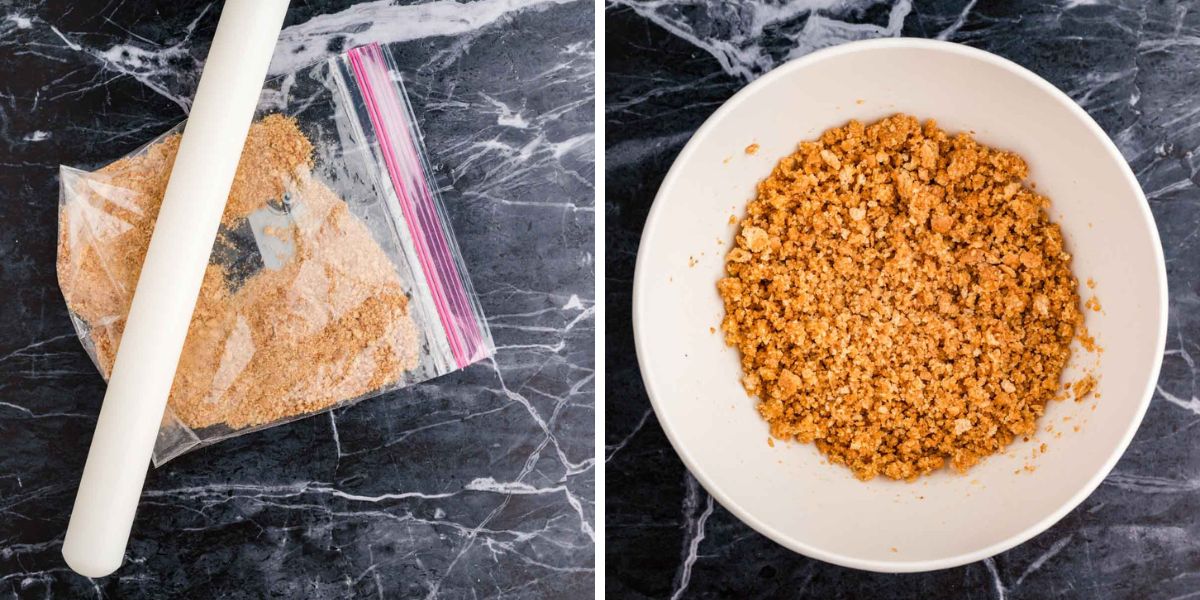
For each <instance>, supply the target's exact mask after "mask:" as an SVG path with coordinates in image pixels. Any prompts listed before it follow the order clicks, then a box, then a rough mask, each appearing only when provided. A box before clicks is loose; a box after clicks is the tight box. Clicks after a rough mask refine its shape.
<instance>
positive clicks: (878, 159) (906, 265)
mask: <svg viewBox="0 0 1200 600" xmlns="http://www.w3.org/2000/svg"><path fill="white" fill-rule="evenodd" d="M1027 175H1028V167H1027V166H1026V163H1025V161H1024V160H1023V159H1022V158H1021V157H1020V156H1017V155H1016V154H1013V153H1011V152H1006V151H1001V150H996V149H993V148H989V147H986V146H983V145H981V144H979V143H977V142H976V141H975V140H974V139H972V137H971V136H970V135H968V134H963V133H960V134H958V135H954V136H951V135H949V134H947V133H946V132H944V131H942V130H941V129H939V128H938V127H937V124H936V123H935V122H934V121H932V120H931V121H927V122H926V123H925V124H924V126H922V125H921V123H919V122H918V120H917V119H915V118H913V117H911V116H907V115H895V116H892V117H889V118H886V119H883V120H881V121H879V122H876V123H873V124H870V125H863V124H862V123H859V122H857V121H851V122H850V123H849V124H847V125H845V126H844V127H839V128H835V129H830V130H829V131H826V132H825V133H824V134H823V135H822V136H821V137H820V139H819V140H817V141H812V142H804V143H802V144H801V145H800V147H799V149H798V150H797V151H796V152H795V153H793V154H792V155H790V156H788V157H786V158H784V159H783V160H781V161H780V162H779V163H778V164H777V165H776V166H775V168H774V170H773V171H772V173H771V175H770V176H769V177H768V178H767V179H765V180H764V181H762V182H760V184H759V186H758V192H757V196H756V197H755V198H754V199H753V200H751V201H750V202H749V204H748V206H747V207H746V217H745V218H744V219H743V220H742V223H741V229H740V232H739V234H738V236H737V238H736V244H735V245H734V247H733V248H732V249H731V250H730V251H729V253H728V255H727V257H726V265H725V266H726V273H727V276H726V277H724V278H723V279H721V280H720V281H719V282H718V285H717V287H718V290H719V292H720V295H721V298H722V299H723V301H724V306H725V317H724V320H723V321H722V324H721V329H722V331H723V332H724V334H725V340H726V343H727V344H729V345H730V346H733V347H736V348H737V349H738V350H739V351H740V353H741V361H742V368H743V379H742V382H743V385H744V387H745V389H746V391H747V392H748V393H749V394H751V395H753V396H756V397H757V398H758V399H759V405H758V409H759V412H760V413H761V414H762V416H763V417H764V418H765V419H766V420H767V421H768V423H769V424H770V429H771V435H772V436H774V437H776V438H779V439H783V440H790V439H797V440H799V441H801V442H813V443H815V444H816V446H817V448H818V449H819V450H820V451H821V452H822V453H823V454H824V455H825V456H826V457H828V459H829V461H830V462H833V463H837V464H841V465H844V466H846V467H849V468H850V469H851V470H852V471H853V473H854V474H855V475H856V476H857V477H859V478H860V479H863V480H868V479H871V478H873V477H876V476H878V475H884V476H886V477H890V478H893V479H909V480H911V479H915V478H916V477H918V476H920V475H923V474H926V473H930V472H932V471H934V470H936V469H939V468H941V467H942V466H943V465H945V464H947V463H949V464H950V465H952V466H953V467H954V468H955V469H957V470H958V471H960V472H965V471H966V470H967V469H969V468H970V467H971V466H973V465H975V464H977V463H978V462H979V461H980V460H981V459H983V458H984V457H986V456H989V455H991V454H995V453H997V452H1000V451H1002V450H1004V449H1005V448H1006V447H1007V446H1008V445H1009V444H1010V443H1011V442H1012V441H1013V440H1014V439H1015V438H1017V437H1019V436H1025V435H1031V434H1034V433H1035V432H1036V429H1037V419H1038V417H1040V416H1041V415H1042V414H1043V412H1044V410H1045V406H1046V403H1047V402H1049V401H1050V400H1051V399H1053V398H1054V397H1055V395H1056V393H1057V392H1058V390H1059V378H1060V376H1061V374H1062V371H1063V368H1064V367H1065V366H1066V363H1067V361H1068V359H1069V358H1070V355H1071V350H1070V342H1071V340H1072V338H1073V337H1074V335H1075V333H1076V330H1077V328H1079V327H1080V325H1081V323H1082V313H1081V312H1080V310H1079V296H1078V293H1077V292H1076V288H1077V280H1076V278H1075V276H1074V275H1073V274H1072V272H1071V256H1070V254H1068V253H1067V252H1066V250H1065V249H1064V247H1063V236H1062V232H1061V231H1060V229H1059V227H1058V225H1056V224H1054V223H1052V222H1050V219H1049V217H1048V215H1047V212H1046V211H1047V208H1048V207H1049V204H1050V200H1049V199H1048V198H1046V197H1045V196H1042V195H1040V194H1038V193H1036V192H1034V191H1033V190H1032V189H1031V187H1029V186H1027V185H1025V184H1024V181H1025V179H1026V177H1027Z"/></svg>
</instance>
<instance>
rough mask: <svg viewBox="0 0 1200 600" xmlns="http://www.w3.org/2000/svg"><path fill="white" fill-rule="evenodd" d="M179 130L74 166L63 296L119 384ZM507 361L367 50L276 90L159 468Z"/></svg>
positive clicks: (167, 425) (239, 181) (408, 124)
mask: <svg viewBox="0 0 1200 600" xmlns="http://www.w3.org/2000/svg"><path fill="white" fill-rule="evenodd" d="M181 131H182V124H180V125H179V126H177V127H176V128H174V129H172V130H171V131H169V132H167V133H165V134H163V135H162V136H160V137H158V138H157V139H155V140H153V141H152V142H150V143H149V144H147V145H146V146H144V147H143V148H141V149H140V150H138V151H136V152H134V153H132V154H130V155H127V156H125V157H124V158H122V159H120V160H118V161H116V162H114V163H112V164H110V165H108V166H106V167H104V168H102V169H99V170H97V171H94V172H84V171H80V170H76V169H71V168H68V167H63V168H62V169H61V191H60V201H59V242H58V277H59V284H60V286H61V287H62V290H63V295H64V297H65V298H66V301H67V306H68V308H69V309H70V313H71V318H72V320H73V322H74V323H75V328H76V331H77V332H78V334H79V339H80V341H81V342H82V343H83V345H84V347H85V348H86V349H87V352H88V354H89V355H90V356H91V357H92V360H93V361H94V362H95V363H96V366H97V368H98V369H99V370H100V372H101V373H102V374H103V375H104V376H105V377H106V378H107V376H108V373H109V371H110V369H111V367H112V361H113V358H114V357H115V355H116V349H117V344H118V343H119V340H120V335H121V331H122V329H123V326H124V319H125V315H126V313H127V312H128V309H129V303H130V301H131V299H132V296H133V291H134V287H135V285H136V282H137V275H138V273H139V271H140V269H141V262H142V259H143V258H144V256H145V252H146V245H147V244H148V242H149V237H150V232H151V231H152V229H153V225H154V219H155V217H156V216H157V211H158V206H159V205H160V204H161V202H162V193H163V190H164V189H165V186H166V182H167V178H168V176H169V174H170V168H171V164H172V162H173V160H174V154H175V150H176V149H177V147H178V142H179V135H180V132H181ZM493 351H494V345H493V342H492V339H491V335H490V332H489V331H488V328H487V324H486V322H485V321H484V319H483V314H482V311H481V309H480V306H479V303H478V300H477V298H476V296H475V294H474V291H473V290H472V288H471V283H470V280H469V279H468V278H467V275H466V269H465V267H464V265H463V262H462V258H461V256H460V254H459V251H458V247H457V245H456V244H455V241H454V237H453V235H452V233H451V231H450V228H449V225H448V221H447V220H446V217H445V213H444V210H443V207H442V203H441V200H440V198H439V196H438V193H437V189H436V187H435V186H434V185H433V178H432V177H431V174H430V170H429V168H428V164H427V162H426V160H425V155H424V151H423V145H422V142H421V135H420V131H419V130H418V128H417V125H416V121H415V118H414V115H413V113H412V110H411V108H410V106H409V104H408V100H407V96H406V94H405V91H404V87H403V84H402V82H401V80H400V77H399V74H398V72H397V70H396V68H395V65H394V62H393V60H392V57H391V54H390V52H389V51H388V50H387V49H386V48H383V47H380V46H378V45H370V46H363V47H361V48H355V49H353V50H350V51H349V52H346V53H344V54H342V55H339V56H336V57H333V58H330V59H329V60H327V61H324V62H321V63H317V64H315V65H312V66H310V67H306V68H304V69H302V70H300V71H297V72H293V73H289V74H287V75H284V76H281V77H279V78H276V79H274V80H272V81H269V82H267V85H266V86H265V88H264V90H263V94H262V97H261V99H260V103H259V111H258V115H257V116H256V120H255V123H254V125H252V127H251V130H250V135H249V137H248V138H247V141H246V145H245V148H244V150H243V153H242V156H241V161H240V163H239V166H238V172H237V176H236V178H235V180H234V185H233V189H232V190H231V192H230V195H229V202H228V204H227V206H226V209H225V213H224V215H223V217H222V225H221V230H220V233H219V234H218V237H217V241H216V243H215V244H214V246H213V253H212V257H211V259H210V261H209V265H208V270H207V271H206V274H205V280H204V286H203V288H202V290H201V292H200V298H199V300H198V301H197V305H196V311H195V313H194V314H193V318H192V322H191V327H190V328H189V330H188V337H187V342H186V343H185V345H184V350H183V355H182V357H181V359H180V362H179V368H178V370H177V372H176V375H175V381H174V384H173V387H172V390H171V395H170V399H169V402H168V408H167V411H166V414H165V415H164V416H163V422H162V426H161V428H160V430H159V437H158V441H157V444H156V446H155V449H154V463H155V465H161V464H162V463H164V462H166V461H168V460H170V459H171V458H174V457H176V456H179V455H180V454H182V453H184V452H187V451H189V450H191V449H193V448H196V447H199V446H202V445H207V444H212V443H215V442H217V441H220V440H222V439H225V438H228V437H232V436H235V435H240V434H243V433H247V432H250V431H254V430H257V429H262V428H264V427H270V426H272V425H277V424H280V423H283V422H287V421H290V420H294V419H297V418H302V417H305V416H308V415H311V414H315V413H317V412H322V411H325V410H329V409H331V408H334V407H338V406H345V405H347V404H350V403H353V402H357V401H359V400H362V399H364V398H368V397H371V396H375V395H378V394H381V393H383V392H387V391H390V390H394V389H397V388H401V387H404V386H406V385H409V384H412V383H415V382H420V381H424V380H427V379H431V378H433V377H437V376H439V375H442V374H445V373H448V372H451V371H455V370H458V369H461V368H463V367H466V366H467V365H470V364H472V363H474V362H476V361H479V360H481V359H484V358H486V357H488V356H490V355H491V354H492V352H493Z"/></svg>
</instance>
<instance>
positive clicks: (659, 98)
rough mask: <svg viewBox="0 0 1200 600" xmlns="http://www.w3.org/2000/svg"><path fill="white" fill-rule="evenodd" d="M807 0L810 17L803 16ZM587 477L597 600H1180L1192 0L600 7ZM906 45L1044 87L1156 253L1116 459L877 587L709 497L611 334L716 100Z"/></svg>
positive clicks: (1199, 433) (1186, 435)
mask: <svg viewBox="0 0 1200 600" xmlns="http://www.w3.org/2000/svg"><path fill="white" fill-rule="evenodd" d="M814 5H817V6H820V7H821V8H816V9H814V8H813V6H814ZM605 23H606V27H607V34H606V44H607V48H606V60H607V64H606V84H605V85H606V90H605V96H606V99H607V108H606V115H605V119H606V121H607V124H606V145H607V149H606V153H605V160H606V165H605V169H606V173H605V177H606V203H605V218H606V227H607V234H606V243H607V246H606V261H607V273H606V276H605V277H606V292H605V294H606V298H605V300H606V307H607V310H606V318H607V326H606V339H607V345H608V347H607V349H606V369H607V373H606V379H605V385H606V388H607V392H606V395H607V409H606V411H607V424H606V429H607V431H606V445H607V452H606V456H605V468H606V473H607V479H606V488H607V490H608V497H607V499H606V504H605V514H606V528H607V534H606V538H605V539H606V551H605V554H606V557H607V562H606V568H605V570H606V573H605V579H606V582H607V586H608V591H609V593H610V594H611V595H613V596H614V597H626V598H648V597H654V598H667V597H671V598H679V597H696V598H717V597H720V598H725V597H729V598H755V597H812V598H893V597H895V598H1001V599H1003V598H1007V599H1018V598H1050V597H1062V598H1089V599H1090V598H1188V597H1200V591H1198V590H1200V518H1198V517H1197V515H1198V514H1200V454H1198V453H1197V452H1196V449H1197V448H1200V428H1197V427H1195V426H1196V425H1197V424H1200V400H1198V399H1197V370H1196V367H1195V362H1194V359H1193V357H1195V356H1200V261H1198V260H1197V256H1200V175H1198V173H1197V169H1198V167H1200V157H1198V156H1197V155H1196V153H1195V151H1196V149H1197V146H1200V94H1198V93H1197V90H1200V5H1196V4H1194V3H1186V2H1139V1H1122V0H1115V1H1114V0H1087V1H1079V0H1065V1H1063V0H1060V1H1057V2H1030V1H1021V2H976V0H948V1H947V0H916V1H912V0H884V1H874V0H847V1H844V2H791V3H788V2H766V1H764V2H754V1H749V0H731V1H724V0H656V1H650V0H609V2H608V3H607V5H606V8H605ZM899 35H903V36H914V37H930V38H934V37H936V38H941V39H948V40H952V41H955V42H961V43H964V44H968V45H970V46H975V47H978V48H982V49H985V50H989V51H991V52H995V53H997V54H1000V55H1002V56H1005V57H1007V58H1010V59H1012V60H1014V61H1016V62H1018V63H1020V64H1022V65H1024V66H1026V67H1028V68H1030V69H1032V70H1033V71H1035V72H1036V73H1038V74H1040V75H1042V76H1043V77H1045V78H1046V79H1048V80H1049V81H1051V82H1052V83H1054V84H1055V85H1057V86H1058V87H1059V88H1061V89H1062V90H1064V91H1065V92H1067V93H1068V94H1069V95H1070V96H1071V97H1072V98H1074V99H1075V100H1076V101H1077V102H1079V103H1080V104H1081V105H1082V106H1083V107H1084V108H1085V109H1086V110H1087V111H1088V112H1089V113H1091V115H1092V116H1093V117H1094V118H1095V119H1096V120H1097V121H1098V122H1099V123H1100V125H1101V126H1102V127H1103V128H1104V129H1105V130H1106V131H1107V132H1108V133H1109V134H1110V135H1111V136H1112V137H1113V139H1115V140H1116V142H1117V145H1118V146H1119V147H1120V149H1121V151H1122V152H1123V153H1124V155H1125V158H1126V159H1127V160H1128V161H1129V162H1130V164H1131V165H1132V166H1133V170H1134V172H1135V173H1136V174H1137V176H1138V179H1139V180H1140V181H1141V184H1142V187H1143V188H1144V189H1145V191H1146V195H1147V197H1148V198H1149V201H1150V205H1151V208H1152V210H1153V212H1154V216H1155V218H1156V219H1157V221H1158V227H1159V232H1160V234H1161V236H1162V241H1163V245H1164V247H1165V250H1166V261H1167V271H1168V277H1169V281H1170V326H1169V333H1168V342H1167V350H1166V356H1165V358H1164V362H1163V368H1162V375H1161V378H1160V380H1159V383H1158V392H1157V393H1156V394H1155V396H1154V399H1153V401H1152V403H1151V405H1150V409H1149V412H1148V413H1147V415H1146V419H1145V421H1144V423H1143V424H1142V426H1141V429H1140V430H1139V431H1138V435H1137V437H1136V439H1135V440H1134V441H1133V443H1132V445H1131V446H1130V447H1129V450H1128V451H1127V452H1126V454H1125V456H1124V458H1123V459H1122V460H1121V461H1120V463H1119V464H1118V465H1117V467H1116V469H1115V470H1114V471H1113V473H1112V474H1111V475H1110V476H1109V478H1108V479H1107V480H1106V481H1105V482H1104V484H1103V485H1101V486H1100V488H1099V489H1098V490H1097V491H1096V492H1095V493H1094V494H1092V496H1091V497H1090V498H1088V499H1087V501H1085V502H1084V503H1083V504H1082V505H1080V506H1079V507H1078V508H1077V509H1076V510H1074V511H1073V512H1071V513H1070V514H1069V515H1068V516H1067V517H1066V518H1065V519H1063V520H1062V521H1061V522H1059V523H1058V524H1057V525H1055V526H1054V527H1052V528H1051V529H1050V530H1048V531H1046V532H1045V533H1043V534H1042V535H1039V536H1037V537H1035V538H1034V539H1032V540H1030V541H1029V542H1027V543H1025V544H1022V545H1021V546H1018V547H1017V548H1014V549H1013V550H1010V551H1009V552H1005V553H1003V554H1001V555H999V556H996V557H994V558H990V559H987V560H984V561H982V562H979V563H975V564H971V565H968V566H965V567H961V568H956V569H949V570H945V571H939V572H934V573H926V574H913V575H883V574H874V573H868V572H862V571H854V570H850V569H844V568H841V567H836V566H832V565H829V564H825V563H821V562H818V561H815V560H810V559H807V558H805V557H803V556H800V555H797V554H793V553H791V552H790V551H788V550H786V549H784V548H783V547H781V546H778V545H776V544H775V543H773V542H771V541H770V540H768V539H767V538H765V537H763V536H761V535H759V534H757V533H755V532H754V531H753V530H751V529H750V528H749V527H747V526H746V525H743V524H742V523H741V522H739V521H738V520H737V519H735V518H734V517H733V516H732V515H730V513H729V512H727V511H725V510H724V509H722V508H721V507H720V505H716V504H715V503H714V502H713V500H712V498H710V497H709V496H708V495H707V494H706V493H705V492H704V490H703V488H701V487H700V486H699V485H698V484H697V483H696V481H695V480H694V479H693V478H691V477H690V476H689V475H688V473H687V471H686V470H685V469H684V467H683V464H682V463H680V461H679V459H678V458H677V457H676V455H675V453H674V451H673V450H672V449H671V447H670V445H669V443H668V442H667V439H666V437H665V436H664V435H663V432H662V430H661V429H660V428H659V426H658V424H657V422H656V421H655V418H654V414H653V412H652V411H651V410H650V406H649V402H648V401H647V399H646V394H645V392H644V390H643V388H642V383H641V378H640V376H639V374H638V369H637V364H636V359H635V354H634V350H633V337H632V332H631V331H630V328H629V322H630V299H631V288H632V278H633V268H634V259H635V257H636V253H637V247H638V238H639V235H640V233H641V229H642V224H643V222H644V221H645V218H646V214H647V211H648V210H649V208H650V203H651V201H652V199H653V196H654V193H655V191H656V190H657V188H658V185H659V182H660V181H661V179H662V177H663V175H664V174H665V173H666V171H667V169H668V168H669V167H670V165H671V162H672V161H673V160H674V158H675V155H676V154H677V153H678V152H679V150H680V149H681V148H682V147H683V145H684V144H685V143H686V142H687V140H688V138H689V137H690V136H691V134H692V132H693V131H695V130H696V128H698V127H699V126H700V124H701V123H702V122H703V121H704V120H705V118H707V117H708V116H709V115H710V114H711V113H712V112H713V111H714V110H715V109H716V108H717V107H718V106H720V104H721V103H722V102H723V101H724V100H725V99H727V98H728V97H729V96H731V95H732V94H733V93H734V92H736V91H737V90H738V89H740V88H741V87H742V86H744V85H745V84H746V83H747V82H749V81H750V80H752V79H754V78H755V77H757V76H759V75H762V74H763V73H765V72H767V71H768V70H770V69H771V68H772V67H774V66H776V65H779V64H780V63H782V62H784V61H786V60H787V59H789V58H792V57H795V56H799V55H802V54H804V53H807V52H809V51H811V50H814V49H818V48H822V47H826V46H830V45H834V44H838V43H841V42H844V41H850V40H857V39H864V38H873V37H882V36H899Z"/></svg>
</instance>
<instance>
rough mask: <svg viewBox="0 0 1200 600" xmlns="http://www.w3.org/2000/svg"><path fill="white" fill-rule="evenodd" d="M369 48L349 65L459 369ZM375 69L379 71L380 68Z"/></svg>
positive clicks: (459, 352)
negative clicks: (373, 77) (366, 59)
mask: <svg viewBox="0 0 1200 600" xmlns="http://www.w3.org/2000/svg"><path fill="white" fill-rule="evenodd" d="M370 49H372V48H371V46H365V47H362V48H355V49H354V50H351V51H350V53H349V57H350V65H351V67H352V68H353V70H354V77H355V79H357V80H358V84H359V86H360V87H361V88H362V96H363V100H364V102H365V103H366V106H367V111H368V113H369V115H370V119H371V123H372V125H373V126H374V128H375V132H376V134H377V135H378V137H379V142H380V143H379V148H380V152H381V153H382V154H383V158H384V163H385V164H386V166H387V170H388V174H389V175H390V177H391V180H392V184H393V186H395V187H396V191H397V194H396V197H397V199H398V200H399V204H400V210H401V211H402V212H403V213H404V220H405V222H406V223H407V226H408V228H409V232H410V234H412V239H413V246H414V247H415V248H416V250H417V258H418V261H419V262H420V264H421V268H422V270H424V271H425V273H426V275H425V279H426V282H427V283H428V284H429V289H430V291H431V293H432V296H433V301H434V305H435V307H436V308H437V311H438V317H439V319H440V320H441V322H442V328H443V330H444V331H445V332H446V334H447V335H446V339H447V341H448V342H449V344H450V351H451V353H452V354H453V355H454V360H455V364H456V365H457V366H458V367H459V368H462V367H465V366H466V364H467V363H466V357H465V353H464V349H463V348H462V345H461V343H460V340H459V336H458V335H457V331H456V328H455V327H454V326H453V320H454V319H453V313H452V311H451V310H450V308H449V305H448V303H447V301H446V297H445V294H444V292H443V290H442V286H441V282H440V281H438V279H440V278H439V277H437V274H438V269H437V266H436V265H435V264H434V261H433V258H432V256H431V255H430V252H429V248H428V246H427V241H426V239H425V233H424V231H423V229H422V227H421V219H420V218H419V216H418V215H417V214H416V213H417V210H416V208H415V207H414V206H413V202H412V198H411V197H410V196H409V189H408V186H406V185H405V181H404V180H405V176H404V171H403V170H402V169H401V166H400V162H399V160H398V159H397V157H396V153H395V147H394V146H393V144H392V141H391V139H390V138H391V136H390V135H389V133H388V123H387V122H386V121H385V119H384V117H383V114H382V111H381V110H380V107H379V106H378V104H377V99H376V96H375V92H374V89H373V86H372V84H371V78H370V75H369V74H368V70H367V66H366V65H364V64H363V62H364V61H363V54H365V53H366V52H367V51H369V50H370ZM374 49H375V50H376V51H377V52H378V50H379V48H378V47H377V46H376V47H375V48H374ZM372 66H373V67H374V68H375V69H378V65H372ZM414 175H416V174H414Z"/></svg>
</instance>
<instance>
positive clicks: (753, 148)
mask: <svg viewBox="0 0 1200 600" xmlns="http://www.w3.org/2000/svg"><path fill="white" fill-rule="evenodd" d="M746 154H750V155H754V154H758V144H757V143H754V144H750V145H749V146H746Z"/></svg>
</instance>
